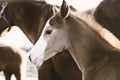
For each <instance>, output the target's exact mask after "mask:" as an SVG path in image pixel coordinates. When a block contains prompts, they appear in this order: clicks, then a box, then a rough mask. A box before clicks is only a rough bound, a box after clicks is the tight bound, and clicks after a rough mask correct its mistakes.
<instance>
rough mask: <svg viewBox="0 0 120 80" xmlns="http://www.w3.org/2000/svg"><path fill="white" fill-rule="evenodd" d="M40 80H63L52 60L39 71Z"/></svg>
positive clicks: (45, 63) (46, 62)
mask: <svg viewBox="0 0 120 80" xmlns="http://www.w3.org/2000/svg"><path fill="white" fill-rule="evenodd" d="M38 80H61V79H60V77H59V76H58V74H57V73H56V71H55V68H54V65H53V62H52V60H51V59H49V60H47V61H45V62H44V63H43V64H42V66H41V67H40V68H39V69H38Z"/></svg>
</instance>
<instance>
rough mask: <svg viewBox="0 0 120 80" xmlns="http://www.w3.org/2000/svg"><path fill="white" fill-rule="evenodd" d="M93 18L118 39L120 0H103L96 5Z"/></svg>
mask: <svg viewBox="0 0 120 80" xmlns="http://www.w3.org/2000/svg"><path fill="white" fill-rule="evenodd" d="M94 18H95V19H96V21H97V22H98V23H99V24H101V25H102V26H103V27H105V28H107V29H108V30H109V31H111V32H112V33H113V34H114V35H115V36H116V37H117V38H119V39H120V0H103V1H102V2H101V3H100V4H99V5H98V6H97V8H96V10H95V12H94Z"/></svg>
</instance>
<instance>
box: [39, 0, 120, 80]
mask: <svg viewBox="0 0 120 80" xmlns="http://www.w3.org/2000/svg"><path fill="white" fill-rule="evenodd" d="M86 20H88V19H86ZM86 20H84V19H83V18H81V17H78V16H76V15H75V14H73V13H71V12H70V11H69V6H68V5H67V4H66V2H65V1H64V0H63V4H62V6H61V10H60V12H58V13H57V14H56V15H55V16H54V17H52V18H51V19H50V21H49V24H50V26H48V28H46V31H45V34H44V37H45V40H46V41H47V46H46V49H45V52H44V58H43V59H41V60H43V61H44V60H47V59H49V56H50V57H51V54H52V55H55V54H58V52H61V51H63V50H65V49H67V50H69V51H70V54H71V55H72V57H73V59H74V60H75V62H76V63H77V65H78V67H79V69H80V70H81V71H82V75H83V76H82V78H83V79H82V80H120V76H119V75H120V69H119V68H120V50H119V49H117V48H115V47H113V46H112V45H111V44H109V43H108V42H107V41H106V40H104V39H103V38H102V37H101V35H100V34H99V32H98V31H96V29H95V28H96V27H98V26H96V25H95V22H93V25H91V24H89V23H88V22H87V21H86ZM48 31H51V33H49V34H48V33H47V32H48ZM53 53H54V54H53Z"/></svg>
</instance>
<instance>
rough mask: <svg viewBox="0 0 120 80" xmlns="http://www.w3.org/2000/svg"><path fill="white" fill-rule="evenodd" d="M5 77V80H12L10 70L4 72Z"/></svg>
mask: <svg viewBox="0 0 120 80" xmlns="http://www.w3.org/2000/svg"><path fill="white" fill-rule="evenodd" d="M3 73H4V75H5V80H11V76H12V73H11V72H10V71H8V70H5V71H3Z"/></svg>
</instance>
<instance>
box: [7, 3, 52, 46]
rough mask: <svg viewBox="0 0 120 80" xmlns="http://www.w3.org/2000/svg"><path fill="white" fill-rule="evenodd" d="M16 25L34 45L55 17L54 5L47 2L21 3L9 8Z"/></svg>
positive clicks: (13, 4) (11, 5) (11, 4)
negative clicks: (49, 20) (48, 22)
mask: <svg viewBox="0 0 120 80" xmlns="http://www.w3.org/2000/svg"><path fill="white" fill-rule="evenodd" d="M8 9H9V12H10V13H11V14H12V15H11V17H12V19H13V21H14V25H16V26H18V27H19V28H20V29H21V30H22V31H23V32H24V33H25V35H26V36H27V37H28V38H29V40H30V41H31V42H32V43H33V44H34V43H35V42H36V41H37V39H38V38H39V36H40V34H41V32H42V29H43V27H44V26H45V23H46V21H47V20H48V19H49V18H50V17H51V16H52V15H53V13H52V5H49V4H47V3H45V2H37V3H35V2H31V1H19V2H17V1H16V2H14V1H13V2H10V3H9V6H8Z"/></svg>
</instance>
